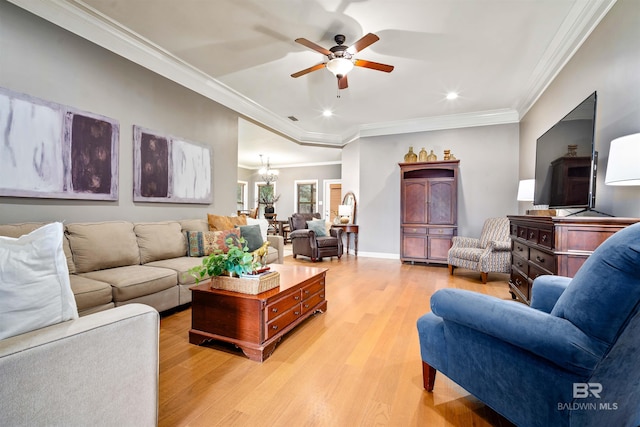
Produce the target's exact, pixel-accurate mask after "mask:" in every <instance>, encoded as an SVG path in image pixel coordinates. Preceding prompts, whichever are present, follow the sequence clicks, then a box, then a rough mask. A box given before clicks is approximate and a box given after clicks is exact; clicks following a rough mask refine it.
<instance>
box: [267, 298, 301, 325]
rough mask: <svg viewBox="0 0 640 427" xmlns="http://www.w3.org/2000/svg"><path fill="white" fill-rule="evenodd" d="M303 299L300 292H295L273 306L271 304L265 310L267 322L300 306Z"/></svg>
mask: <svg viewBox="0 0 640 427" xmlns="http://www.w3.org/2000/svg"><path fill="white" fill-rule="evenodd" d="M301 299H302V297H301V296H300V291H297V292H294V293H292V294H290V295H287V296H286V297H284V298H282V299H279V300H278V301H275V302H274V303H272V304H269V305H267V306H266V308H265V315H266V318H267V322H269V321H271V320H273V319H275V318H276V317H278V316H280V315H281V314H282V313H284V312H285V311H287V310H289V309H290V308H291V307H293V306H296V305H300V300H301Z"/></svg>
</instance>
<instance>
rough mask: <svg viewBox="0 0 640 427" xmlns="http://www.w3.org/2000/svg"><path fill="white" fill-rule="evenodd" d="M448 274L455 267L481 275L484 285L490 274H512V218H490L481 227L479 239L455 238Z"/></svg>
mask: <svg viewBox="0 0 640 427" xmlns="http://www.w3.org/2000/svg"><path fill="white" fill-rule="evenodd" d="M448 264H449V272H450V273H451V274H453V270H454V269H455V267H461V268H467V269H469V270H475V271H478V272H480V276H481V278H482V283H487V276H488V275H489V273H509V272H510V271H511V238H510V237H509V218H507V217H501V218H489V219H487V220H486V221H485V223H484V226H483V227H482V233H480V238H478V239H476V238H472V237H461V236H455V237H454V238H453V244H452V246H451V249H449V254H448Z"/></svg>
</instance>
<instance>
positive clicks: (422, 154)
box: [418, 147, 429, 162]
mask: <svg viewBox="0 0 640 427" xmlns="http://www.w3.org/2000/svg"><path fill="white" fill-rule="evenodd" d="M428 156H429V155H428V154H427V150H425V149H424V147H422V150H420V154H418V161H419V162H426V161H427V157H428Z"/></svg>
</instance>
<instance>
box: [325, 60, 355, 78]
mask: <svg viewBox="0 0 640 427" xmlns="http://www.w3.org/2000/svg"><path fill="white" fill-rule="evenodd" d="M327 68H328V69H329V71H331V72H332V73H333V74H334V75H335V76H346V75H347V73H348V72H349V71H351V70H352V69H353V62H351V61H350V60H348V59H346V58H333V59H332V60H330V61H329V62H327Z"/></svg>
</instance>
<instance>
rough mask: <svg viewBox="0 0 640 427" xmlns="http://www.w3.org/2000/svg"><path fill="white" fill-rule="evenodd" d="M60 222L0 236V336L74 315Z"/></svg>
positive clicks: (50, 323)
mask: <svg viewBox="0 0 640 427" xmlns="http://www.w3.org/2000/svg"><path fill="white" fill-rule="evenodd" d="M62 237H63V231H62V223H59V222H53V223H51V224H47V225H45V226H43V227H41V228H38V229H37V230H34V231H32V232H31V233H29V234H25V235H23V236H20V237H18V238H12V237H0V339H4V338H8V337H12V336H15V335H19V334H22V333H25V332H28V331H32V330H34V329H40V328H44V327H45V326H49V325H53V324H56V323H60V322H64V321H67V320H71V319H77V318H78V308H77V306H76V300H75V298H74V296H73V291H72V290H71V284H70V282H69V269H68V267H67V260H66V257H65V255H64V251H63V249H62Z"/></svg>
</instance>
